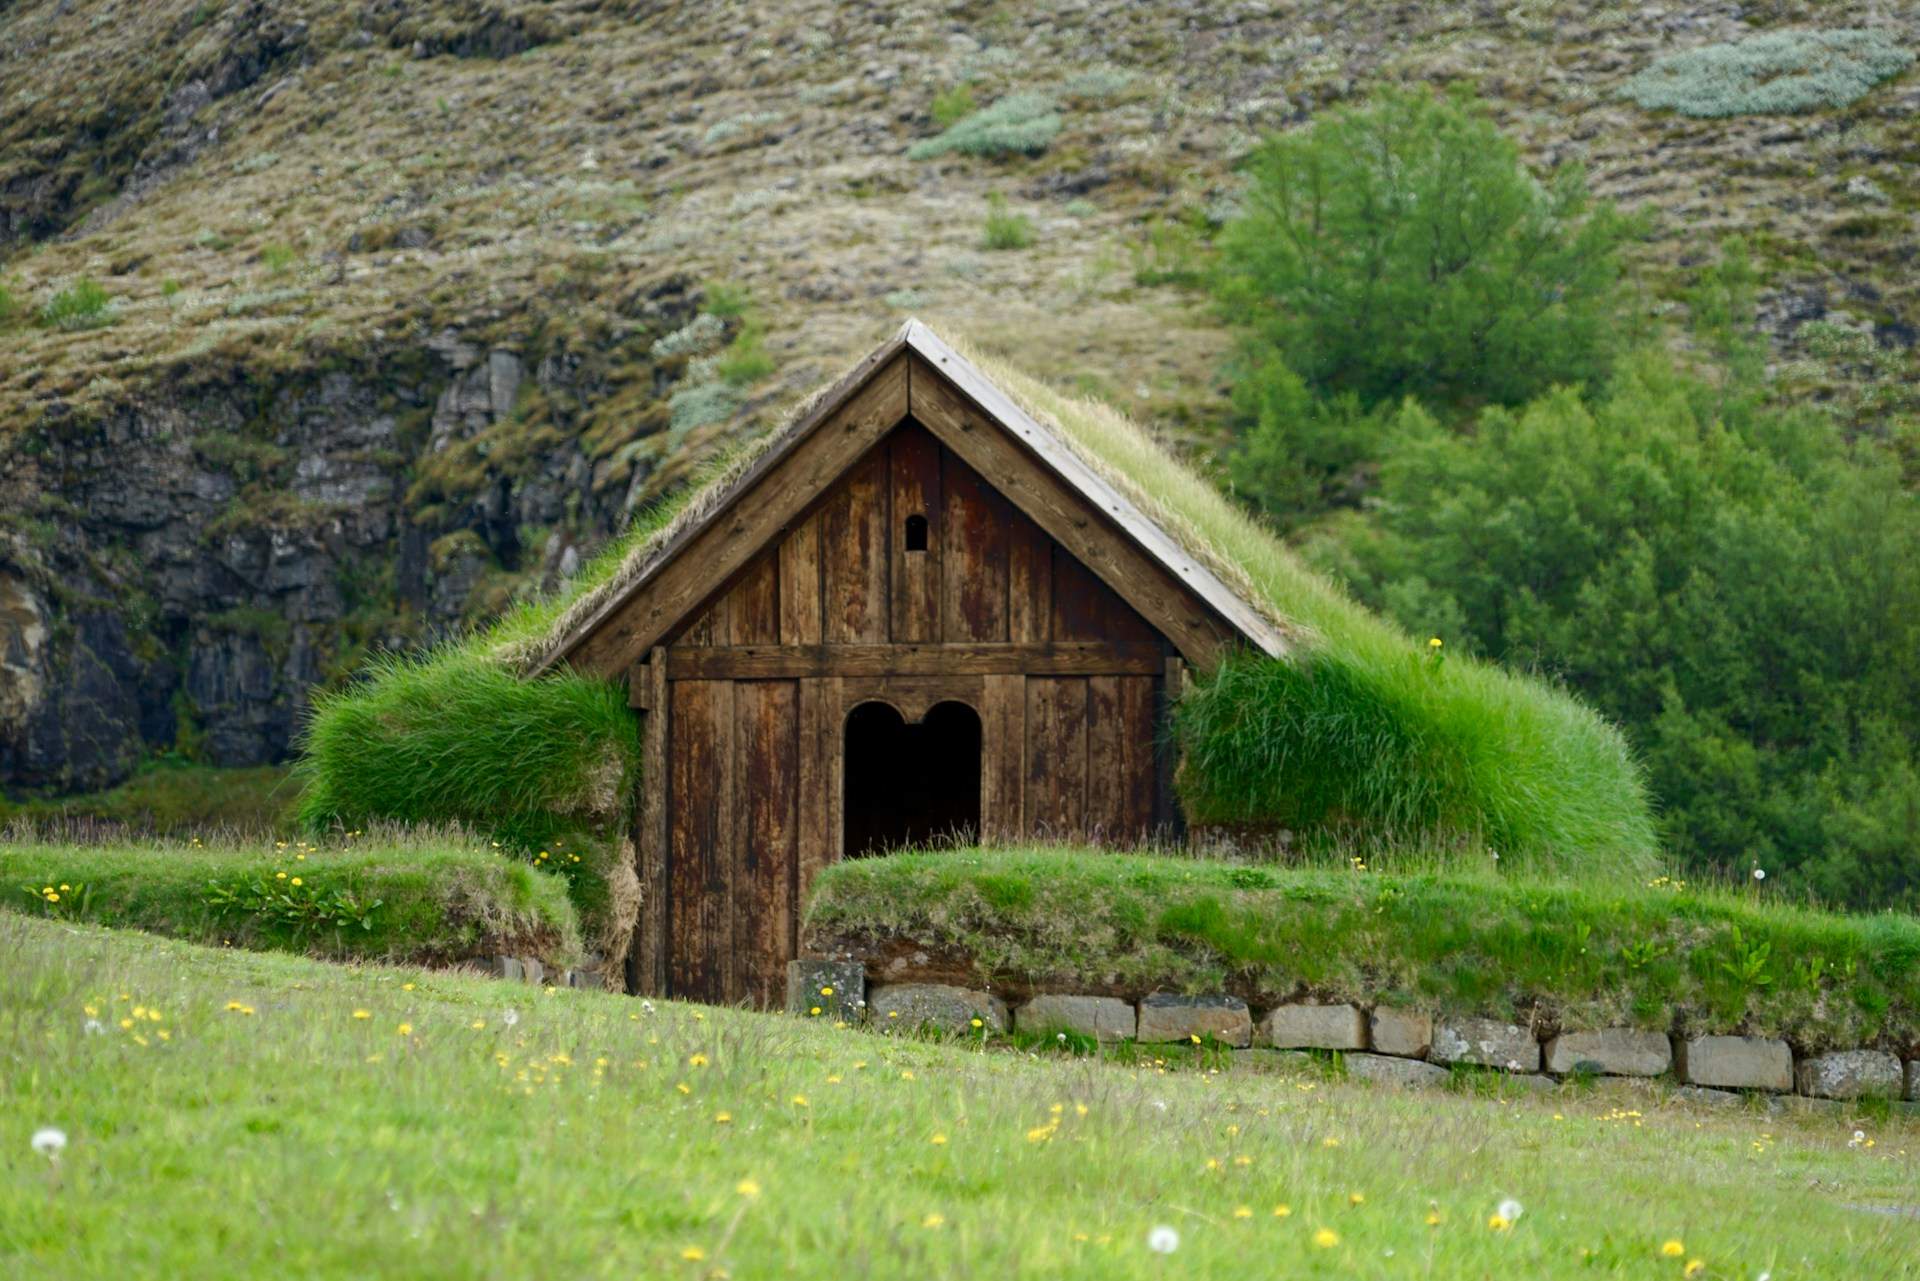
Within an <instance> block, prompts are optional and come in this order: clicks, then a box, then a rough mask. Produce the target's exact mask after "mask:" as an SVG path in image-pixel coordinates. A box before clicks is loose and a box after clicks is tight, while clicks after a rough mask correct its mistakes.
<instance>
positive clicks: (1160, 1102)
mask: <svg viewBox="0 0 1920 1281" xmlns="http://www.w3.org/2000/svg"><path fill="white" fill-rule="evenodd" d="M1153 1110H1154V1111H1155V1112H1165V1111H1166V1110H1167V1101H1166V1100H1165V1099H1155V1100H1154V1101H1153Z"/></svg>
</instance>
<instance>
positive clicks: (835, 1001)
mask: <svg viewBox="0 0 1920 1281" xmlns="http://www.w3.org/2000/svg"><path fill="white" fill-rule="evenodd" d="M866 1000H867V968H866V966H865V965H864V964H863V963H861V962H859V961H849V960H830V959H827V958H823V957H812V956H803V957H800V958H799V959H797V960H792V961H788V962H787V1013H789V1014H798V1015H801V1016H802V1017H804V1018H827V1019H834V1018H840V1017H842V1015H843V1013H845V1012H848V1011H853V1010H858V1009H861V1008H862V1007H863V1006H864V1005H865V1004H866Z"/></svg>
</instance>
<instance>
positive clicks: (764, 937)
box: [729, 681, 800, 1008]
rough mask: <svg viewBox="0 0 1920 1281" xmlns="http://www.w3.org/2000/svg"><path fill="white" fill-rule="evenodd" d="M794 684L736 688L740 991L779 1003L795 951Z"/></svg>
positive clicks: (760, 1001) (734, 897) (734, 884)
mask: <svg viewBox="0 0 1920 1281" xmlns="http://www.w3.org/2000/svg"><path fill="white" fill-rule="evenodd" d="M795 686H796V682H794V681H741V682H738V683H737V684H735V686H734V700H735V708H734V710H735V714H736V733H735V737H734V771H733V775H734V778H735V779H736V780H737V789H738V790H737V798H738V801H739V805H740V811H739V815H738V828H737V830H736V832H735V834H734V851H735V863H734V875H733V877H732V878H731V885H730V890H731V893H730V895H729V897H730V899H731V904H732V914H733V950H734V953H735V955H736V956H737V958H738V973H737V980H738V983H739V985H740V995H742V996H744V997H745V998H746V999H747V1000H748V1001H750V1002H751V1003H752V1004H754V1005H756V1006H759V1007H761V1008H766V1007H769V1006H773V1005H777V1004H779V1002H780V1000H781V997H782V993H783V991H784V987H785V982H786V972H787V962H788V961H789V960H791V959H792V958H793V956H794V950H793V927H794V905H793V882H794V876H793V872H794V865H795V841H796V839H797V837H798V834H799V833H798V826H797V823H796V818H797V815H796V813H795V803H796V800H797V797H798V783H799V779H798V771H797V769H796V768H795V766H796V765H797V763H798V762H797V759H796V758H797V756H798V749H799V745H800V744H799V735H798V714H797V713H798V707H797V701H798V700H797V693H796V688H795Z"/></svg>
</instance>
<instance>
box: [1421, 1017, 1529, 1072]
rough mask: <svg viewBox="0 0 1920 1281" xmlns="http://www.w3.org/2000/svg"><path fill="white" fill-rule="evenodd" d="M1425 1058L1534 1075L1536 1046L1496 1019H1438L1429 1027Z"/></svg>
mask: <svg viewBox="0 0 1920 1281" xmlns="http://www.w3.org/2000/svg"><path fill="white" fill-rule="evenodd" d="M1428 1057H1429V1058H1431V1059H1432V1060H1433V1061H1434V1062H1436V1063H1477V1064H1479V1065H1480V1066H1481V1067H1492V1068H1500V1069H1501V1070H1503V1071H1507V1072H1538V1071H1539V1070H1540V1042H1538V1041H1536V1040H1534V1039H1533V1033H1532V1032H1530V1031H1528V1030H1527V1029H1526V1028H1523V1027H1520V1026H1518V1025H1517V1024H1513V1023H1502V1022H1501V1021H1500V1020H1499V1019H1441V1020H1440V1021H1439V1022H1438V1023H1435V1024H1434V1025H1433V1046H1432V1048H1431V1049H1430V1050H1429V1051H1428Z"/></svg>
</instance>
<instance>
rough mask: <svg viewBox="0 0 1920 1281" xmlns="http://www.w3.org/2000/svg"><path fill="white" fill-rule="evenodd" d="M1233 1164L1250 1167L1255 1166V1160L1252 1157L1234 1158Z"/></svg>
mask: <svg viewBox="0 0 1920 1281" xmlns="http://www.w3.org/2000/svg"><path fill="white" fill-rule="evenodd" d="M1233 1163H1234V1164H1235V1165H1238V1166H1249V1165H1252V1164H1253V1158H1252V1157H1250V1156H1237V1157H1235V1158H1233Z"/></svg>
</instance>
